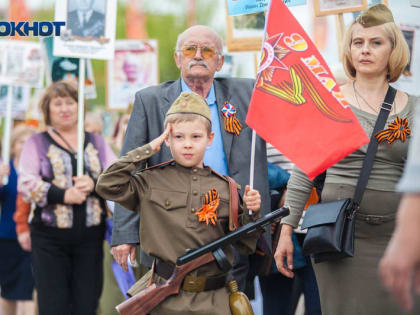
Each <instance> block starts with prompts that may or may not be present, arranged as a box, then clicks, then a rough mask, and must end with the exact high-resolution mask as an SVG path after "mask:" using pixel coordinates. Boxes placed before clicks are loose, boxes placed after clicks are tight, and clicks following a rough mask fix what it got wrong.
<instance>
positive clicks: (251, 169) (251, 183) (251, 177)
mask: <svg viewBox="0 0 420 315" xmlns="http://www.w3.org/2000/svg"><path fill="white" fill-rule="evenodd" d="M270 8H271V0H270V2H269V3H268V9H267V14H266V16H265V24H264V38H263V41H262V43H261V50H260V56H261V55H262V52H263V50H264V42H265V34H266V30H267V21H268V15H269V14H270ZM258 68H259V63H257V67H256V74H255V77H256V79H258ZM255 84H257V82H255ZM254 90H255V85H254ZM256 140H257V134H256V132H255V130H252V141H251V165H250V167H249V186H250V187H251V189H253V188H254V170H255V142H256ZM251 214H252V211H251V210H250V211H249V215H251Z"/></svg>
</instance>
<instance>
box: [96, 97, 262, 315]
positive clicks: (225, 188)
mask: <svg viewBox="0 0 420 315" xmlns="http://www.w3.org/2000/svg"><path fill="white" fill-rule="evenodd" d="M164 128H165V131H164V133H163V134H162V135H161V136H160V137H158V138H156V139H154V140H153V141H151V142H150V143H149V144H147V145H145V146H142V147H139V148H137V149H134V150H132V151H130V152H128V153H127V154H126V155H125V156H123V157H121V158H120V159H119V160H118V161H116V162H115V163H114V164H112V165H111V166H110V167H109V168H108V169H107V170H105V171H104V173H103V174H102V175H101V176H100V177H99V179H98V183H97V185H96V191H97V192H98V194H99V195H101V196H102V197H103V198H105V199H107V200H114V201H115V202H118V203H120V204H121V205H122V206H124V207H126V208H127V209H130V210H133V211H139V212H140V215H141V220H140V238H141V240H142V243H141V246H142V249H143V251H144V252H145V253H147V254H148V255H150V256H153V257H155V263H154V268H152V270H151V271H149V272H148V273H147V274H146V275H145V276H144V277H143V278H142V279H140V280H139V281H138V282H137V283H136V284H135V285H134V286H133V288H131V289H130V291H129V293H130V294H132V295H134V294H135V293H137V292H139V291H140V290H142V289H144V288H145V287H146V286H147V285H148V284H149V283H151V282H152V281H153V282H157V283H161V282H162V281H166V280H165V279H168V278H169V277H170V276H171V274H172V270H173V268H174V265H175V262H176V260H177V258H178V257H179V256H182V255H183V254H185V253H186V250H187V249H195V248H199V247H201V246H203V245H206V244H207V243H209V242H211V241H214V240H216V239H218V238H220V237H222V236H224V235H225V234H227V233H229V231H231V230H233V229H235V227H238V226H241V225H244V224H246V223H248V222H249V221H250V220H255V219H256V218H257V217H258V216H259V214H258V211H259V208H260V203H261V197H260V194H259V192H258V191H256V190H253V189H250V187H249V186H246V188H245V194H244V198H243V200H244V203H245V206H244V205H243V204H242V202H239V210H238V214H237V216H236V215H235V214H234V213H232V208H234V207H233V206H232V207H231V205H230V204H231V203H232V201H233V200H234V199H233V198H231V197H232V194H236V196H234V197H235V199H238V198H236V197H238V194H239V193H238V187H237V185H236V184H232V182H231V183H229V179H228V178H227V177H226V176H222V175H219V174H217V173H216V172H215V171H213V170H212V169H211V168H209V167H207V166H204V165H203V156H204V153H205V150H206V148H207V147H208V146H210V145H211V143H212V139H213V132H212V131H211V115H210V109H209V107H208V105H207V103H206V102H205V100H204V99H203V98H202V97H201V96H199V95H198V94H195V93H188V92H184V93H182V94H181V95H180V96H179V97H178V98H177V99H176V100H175V102H174V103H173V104H172V106H171V108H170V109H169V111H168V112H167V114H166V119H165V125H164ZM163 142H165V144H166V145H168V146H169V147H170V150H171V153H172V156H173V157H174V161H170V162H167V163H163V164H161V165H158V166H155V167H151V168H148V169H145V170H142V171H140V172H137V173H135V174H133V172H134V171H135V170H136V169H137V167H138V165H139V164H140V163H141V162H142V161H144V160H146V159H148V158H150V157H151V156H152V155H153V154H154V153H156V152H158V151H159V150H160V147H161V145H162V144H163ZM232 185H234V189H233V190H232ZM239 200H240V198H239ZM248 210H251V212H252V215H249V211H248ZM258 236H259V235H258V233H256V234H254V235H251V236H249V237H247V238H244V239H241V240H240V241H238V242H237V243H236V244H235V247H236V248H237V249H238V250H239V251H240V252H241V253H242V254H250V253H252V252H253V251H254V250H255V246H256V242H257V238H258ZM224 252H225V254H226V256H227V258H228V260H229V261H230V263H232V262H233V250H232V248H231V247H228V248H225V249H224ZM225 284H226V273H224V272H222V271H221V270H220V269H219V267H218V266H217V264H216V263H215V262H212V263H209V264H206V265H203V266H201V267H199V268H198V269H196V270H194V271H193V272H191V273H190V274H189V275H188V276H187V277H186V278H185V279H184V284H183V286H182V288H181V291H180V293H179V294H178V295H175V296H170V297H168V298H167V299H166V300H165V301H164V302H162V303H161V304H159V305H158V306H157V307H156V308H155V309H154V310H153V311H152V312H151V314H172V315H177V314H179V315H181V314H182V315H186V314H201V315H205V314H209V315H210V314H218V315H219V314H230V313H231V312H230V308H229V292H228V290H227V288H226V286H225Z"/></svg>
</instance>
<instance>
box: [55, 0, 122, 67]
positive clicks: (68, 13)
mask: <svg viewBox="0 0 420 315" xmlns="http://www.w3.org/2000/svg"><path fill="white" fill-rule="evenodd" d="M116 13H117V1H116V0H56V3H55V20H56V21H66V26H65V27H64V29H63V30H62V32H61V35H60V36H56V37H54V56H60V57H75V58H89V59H105V60H111V59H112V58H113V57H114V42H115V22H116Z"/></svg>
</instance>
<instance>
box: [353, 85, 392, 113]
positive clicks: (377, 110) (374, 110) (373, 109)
mask: <svg viewBox="0 0 420 315" xmlns="http://www.w3.org/2000/svg"><path fill="white" fill-rule="evenodd" d="M353 91H354V98H355V99H356V102H357V105H358V106H359V109H362V106H360V103H359V98H358V97H360V98H361V99H362V100H363V102H365V104H366V105H367V106H368V107H369V108H370V109H371V110H372V111H373V112H375V113H376V114H378V113H379V109H376V108H374V107H373V106H372V105H370V104H369V103H368V101H366V99H365V98H364V97H363V96H362V95H361V94H360V93H359V91H357V89H356V81H353ZM394 105H395V100H394V102H393V103H392V108H391V110H394V114H395V113H396V106H394Z"/></svg>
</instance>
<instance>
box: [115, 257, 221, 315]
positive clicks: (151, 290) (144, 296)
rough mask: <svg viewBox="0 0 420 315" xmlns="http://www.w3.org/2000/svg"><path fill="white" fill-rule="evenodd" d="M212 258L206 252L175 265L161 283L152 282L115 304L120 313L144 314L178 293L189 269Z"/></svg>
mask: <svg viewBox="0 0 420 315" xmlns="http://www.w3.org/2000/svg"><path fill="white" fill-rule="evenodd" d="M213 260H214V256H213V254H212V253H207V254H205V255H203V256H200V257H198V258H197V259H194V260H192V261H190V262H188V263H186V264H184V265H182V266H175V270H174V272H173V274H172V276H171V277H170V278H169V279H168V281H166V282H165V283H163V284H156V283H153V284H152V285H150V286H148V287H147V288H145V289H144V290H142V291H141V292H139V293H138V294H136V295H134V296H133V297H131V298H129V299H128V300H126V301H124V302H123V303H121V304H119V305H117V307H116V309H117V311H118V313H120V314H121V315H146V314H148V313H149V312H150V311H152V310H153V309H154V308H155V307H156V306H157V305H159V304H160V303H161V302H163V301H164V300H165V299H166V298H167V297H168V296H170V295H173V294H177V293H179V290H180V289H181V284H182V281H183V280H184V278H185V276H186V275H187V274H189V273H190V272H191V271H193V270H195V269H197V268H198V267H200V266H203V265H205V264H208V263H210V262H212V261H213Z"/></svg>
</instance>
